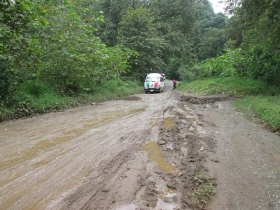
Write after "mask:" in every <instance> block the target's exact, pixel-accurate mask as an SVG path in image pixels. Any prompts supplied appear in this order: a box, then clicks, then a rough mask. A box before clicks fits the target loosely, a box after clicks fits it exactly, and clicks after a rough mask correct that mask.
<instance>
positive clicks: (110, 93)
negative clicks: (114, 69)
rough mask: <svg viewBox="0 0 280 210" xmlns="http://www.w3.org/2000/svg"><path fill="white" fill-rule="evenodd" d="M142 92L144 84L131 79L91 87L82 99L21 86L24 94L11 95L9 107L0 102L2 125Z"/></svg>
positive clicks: (38, 85)
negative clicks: (40, 114)
mask: <svg viewBox="0 0 280 210" xmlns="http://www.w3.org/2000/svg"><path fill="white" fill-rule="evenodd" d="M35 87H39V89H40V91H39V93H38V92H37V91H35V89H34V88H35ZM33 91H35V92H33ZM141 91H142V85H140V84H139V83H138V82H135V81H132V80H130V81H121V80H104V81H102V83H100V85H99V86H96V85H92V87H91V91H90V92H88V93H86V92H84V93H82V94H80V95H79V96H75V97H69V96H61V95H60V94H58V93H56V92H55V91H52V89H51V87H48V85H47V84H45V85H43V84H32V83H29V84H27V85H23V86H22V91H18V92H17V93H16V94H14V95H13V96H12V99H10V100H9V101H10V102H11V103H10V104H5V103H3V101H1V102H0V122H2V121H4V120H9V119H14V118H20V117H26V116H32V115H35V114H37V113H47V112H51V111H56V110H62V109H65V108H69V107H73V106H78V105H81V104H85V103H89V102H93V101H100V100H108V99H113V98H116V97H120V96H125V95H129V94H134V93H139V92H141Z"/></svg>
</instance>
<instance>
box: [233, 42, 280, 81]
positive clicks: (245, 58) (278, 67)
mask: <svg viewBox="0 0 280 210" xmlns="http://www.w3.org/2000/svg"><path fill="white" fill-rule="evenodd" d="M236 71H237V74H238V75H239V76H241V77H249V78H253V79H260V80H263V81H265V82H267V83H269V84H274V85H280V83H279V81H280V51H279V50H277V48H274V47H273V48H272V46H271V45H269V44H267V43H260V44H256V45H253V46H251V47H250V49H249V50H247V51H242V59H239V60H238V61H237V62H236Z"/></svg>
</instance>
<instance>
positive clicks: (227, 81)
mask: <svg viewBox="0 0 280 210" xmlns="http://www.w3.org/2000/svg"><path fill="white" fill-rule="evenodd" d="M178 89H180V90H182V91H185V92H188V93H203V94H206V95H211V94H223V95H230V96H237V97H240V96H246V95H260V94H261V95H277V94H279V88H278V87H276V86H269V85H267V84H266V83H264V82H262V81H257V80H253V79H242V78H238V77H227V78H208V79H203V80H195V81H192V82H183V83H181V84H180V86H179V87H178Z"/></svg>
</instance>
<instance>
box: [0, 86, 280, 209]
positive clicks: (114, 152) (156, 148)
mask: <svg viewBox="0 0 280 210" xmlns="http://www.w3.org/2000/svg"><path fill="white" fill-rule="evenodd" d="M170 87H171V83H170ZM0 129H1V131H2V132H1V134H0V139H1V141H0V152H1V153H0V156H1V160H2V161H1V165H0V178H1V179H0V180H1V181H0V184H1V185H0V204H1V207H2V209H65V210H66V209H67V210H68V209H75V210H76V209H93V210H95V209H96V210H108V209H112V210H148V209H156V210H160V209H162V210H169V209H170V210H173V209H177V210H179V209H181V210H189V209H202V208H206V209H209V210H212V209H213V210H216V209H221V210H222V209H233V210H235V209H245V210H246V209H250V210H251V209H252V210H253V209H273V210H274V209H275V210H276V209H280V208H279V205H280V204H279V199H278V197H277V196H279V195H280V193H279V191H280V187H279V183H280V182H279V180H280V177H279V171H280V168H279V161H280V159H279V154H280V141H279V137H278V136H276V135H274V134H272V133H269V132H267V131H266V130H264V129H262V128H260V127H258V125H256V124H253V123H251V122H249V121H247V120H246V118H245V117H244V116H243V115H242V114H241V113H238V112H237V111H235V110H234V108H233V106H232V101H231V100H229V99H228V98H223V97H194V96H181V95H179V94H177V93H176V91H172V90H167V91H165V92H164V93H160V94H139V95H135V96H133V97H125V98H119V99H118V100H112V101H107V102H102V103H97V104H93V105H91V106H85V107H79V108H75V109H71V110H67V111H64V112H61V113H52V114H48V115H44V116H40V117H36V118H30V119H25V120H18V121H12V122H7V123H2V124H1V125H0ZM203 187H206V188H203ZM210 188H211V189H210ZM212 189H214V190H215V192H216V193H215V195H214V196H211V197H209V196H210V195H211V190H212ZM208 198H211V200H210V202H208V204H207V205H206V203H207V201H208Z"/></svg>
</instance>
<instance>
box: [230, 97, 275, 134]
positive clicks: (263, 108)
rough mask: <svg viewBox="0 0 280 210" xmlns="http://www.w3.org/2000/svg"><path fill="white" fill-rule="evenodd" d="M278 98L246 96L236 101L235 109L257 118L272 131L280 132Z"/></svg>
mask: <svg viewBox="0 0 280 210" xmlns="http://www.w3.org/2000/svg"><path fill="white" fill-rule="evenodd" d="M279 104H280V97H279V92H278V95H277V96H248V97H244V98H242V99H239V100H237V101H236V103H235V105H236V107H237V108H238V109H239V110H241V111H243V112H245V113H246V114H247V115H253V117H258V118H259V119H261V120H262V122H263V123H264V124H265V125H266V126H267V127H269V128H271V129H272V130H273V131H280V105H279Z"/></svg>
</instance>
